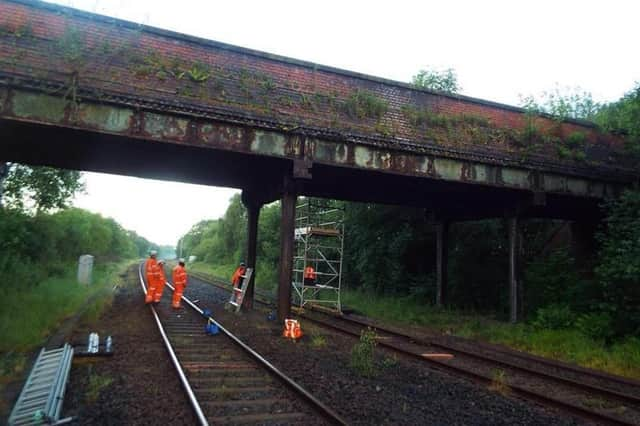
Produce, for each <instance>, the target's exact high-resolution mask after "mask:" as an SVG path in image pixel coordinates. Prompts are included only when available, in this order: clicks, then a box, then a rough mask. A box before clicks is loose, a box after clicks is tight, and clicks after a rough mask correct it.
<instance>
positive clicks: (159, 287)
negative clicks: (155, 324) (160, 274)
mask: <svg viewBox="0 0 640 426" xmlns="http://www.w3.org/2000/svg"><path fill="white" fill-rule="evenodd" d="M165 282H166V281H165V280H160V282H158V284H157V285H156V290H155V293H154V294H153V301H154V302H155V303H159V302H160V299H162V293H163V292H164V284H165Z"/></svg>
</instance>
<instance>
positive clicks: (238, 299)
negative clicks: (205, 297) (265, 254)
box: [228, 268, 253, 312]
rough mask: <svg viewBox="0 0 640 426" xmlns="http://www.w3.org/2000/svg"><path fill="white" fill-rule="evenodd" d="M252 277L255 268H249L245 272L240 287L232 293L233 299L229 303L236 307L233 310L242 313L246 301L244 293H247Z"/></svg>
mask: <svg viewBox="0 0 640 426" xmlns="http://www.w3.org/2000/svg"><path fill="white" fill-rule="evenodd" d="M251 275H253V268H247V269H246V270H245V271H244V275H240V277H242V282H241V283H240V286H239V287H234V288H233V291H232V292H231V298H230V299H229V302H228V303H229V304H230V305H231V306H234V307H235V308H232V309H235V311H236V312H240V307H242V301H243V300H244V293H245V291H247V287H248V286H249V281H251Z"/></svg>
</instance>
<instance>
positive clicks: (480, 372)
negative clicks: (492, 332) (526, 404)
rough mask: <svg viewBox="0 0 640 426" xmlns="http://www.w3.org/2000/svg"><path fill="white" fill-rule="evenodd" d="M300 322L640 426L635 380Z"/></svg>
mask: <svg viewBox="0 0 640 426" xmlns="http://www.w3.org/2000/svg"><path fill="white" fill-rule="evenodd" d="M198 278H199V279H201V280H202V281H205V282H208V283H209V284H212V285H214V286H216V287H218V288H220V289H223V290H225V291H229V286H228V284H227V283H225V282H223V281H220V280H212V279H210V278H206V277H198ZM262 297H263V298H264V297H265V296H264V295H262ZM263 302H266V303H269V302H268V301H263ZM298 316H300V317H301V318H304V319H306V320H308V321H312V322H314V323H316V324H318V325H320V326H323V327H327V328H331V329H333V330H335V331H338V332H340V333H343V334H348V335H351V336H354V337H357V336H359V335H360V333H361V332H362V330H364V329H366V328H367V327H371V328H373V329H375V331H376V333H377V336H378V343H379V345H381V346H384V347H386V348H388V349H390V350H393V351H396V352H399V353H402V354H404V355H407V356H411V357H413V358H419V359H421V360H423V361H425V362H428V363H430V364H431V365H433V366H435V367H436V368H439V369H442V370H444V371H448V372H451V373H454V374H457V375H462V376H465V377H468V378H470V379H472V380H474V381H477V382H480V383H483V384H492V383H495V381H496V375H497V374H496V373H500V378H499V379H498V380H500V381H502V383H501V384H502V385H506V386H507V387H508V392H509V393H511V394H513V395H515V396H519V397H522V398H525V399H530V400H534V401H536V402H538V403H541V404H543V405H547V406H550V407H554V408H556V409H560V410H563V411H567V412H570V413H572V414H574V415H577V416H579V417H582V418H585V419H588V420H591V421H596V422H598V423H602V424H619V425H633V424H640V383H637V382H635V381H633V380H629V379H625V378H621V377H617V376H612V375H609V374H606V373H601V372H597V371H592V370H588V369H585V368H581V367H576V366H571V365H568V364H564V363H560V362H556V361H553V360H547V359H544V358H540V357H536V356H531V355H528V354H524V353H521V352H517V351H513V350H508V349H500V348H494V347H492V346H491V345H486V344H481V343H479V344H475V342H472V341H466V340H465V339H456V338H451V337H442V336H435V335H434V336H430V337H428V336H420V337H417V336H412V335H409V334H407V333H405V332H402V331H399V330H396V329H394V328H392V327H387V326H383V325H379V324H375V323H374V322H372V321H370V320H368V319H366V318H360V317H356V316H337V315H330V314H327V313H323V312H315V311H314V312H309V311H308V310H307V311H305V312H298ZM443 351H446V352H448V353H451V354H453V355H454V357H453V358H452V359H450V360H443V359H438V358H431V357H429V356H426V354H428V353H433V352H443Z"/></svg>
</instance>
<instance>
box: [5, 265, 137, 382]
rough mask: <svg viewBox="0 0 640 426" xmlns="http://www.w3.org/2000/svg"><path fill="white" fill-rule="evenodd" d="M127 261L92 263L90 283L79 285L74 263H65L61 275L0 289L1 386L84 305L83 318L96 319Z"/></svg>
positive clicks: (107, 301)
mask: <svg viewBox="0 0 640 426" xmlns="http://www.w3.org/2000/svg"><path fill="white" fill-rule="evenodd" d="M130 263H131V261H123V262H119V263H109V264H106V265H97V266H95V268H94V272H93V284H91V285H89V286H86V285H82V284H78V282H77V281H76V265H75V264H68V265H66V267H65V268H64V271H65V272H64V273H63V275H62V276H58V277H51V278H48V279H46V280H44V281H42V282H39V283H37V284H35V285H22V286H19V285H17V284H18V283H15V284H16V285H14V286H7V287H4V288H2V289H0V386H2V384H4V383H7V382H8V381H10V380H13V379H14V378H15V377H16V376H18V375H20V374H22V372H23V370H24V369H25V368H26V363H27V358H28V354H29V352H30V351H32V350H33V349H35V348H36V347H38V346H40V345H42V344H43V343H44V342H45V340H46V339H47V337H48V336H49V335H50V334H51V333H52V332H53V331H54V330H55V329H56V328H57V327H59V325H60V324H61V323H62V322H63V321H64V320H65V319H66V318H69V317H70V316H72V315H75V314H77V312H78V311H80V310H81V308H82V307H83V305H86V306H85V309H84V315H83V318H82V319H83V320H87V321H91V320H95V319H97V318H98V317H99V316H100V315H101V314H102V312H103V311H104V310H105V309H106V308H107V307H108V306H109V305H110V303H111V300H112V297H113V291H112V290H113V286H114V284H115V283H116V282H117V281H118V276H117V275H118V273H120V272H122V271H123V270H124V269H125V268H126V266H127V265H128V264H130Z"/></svg>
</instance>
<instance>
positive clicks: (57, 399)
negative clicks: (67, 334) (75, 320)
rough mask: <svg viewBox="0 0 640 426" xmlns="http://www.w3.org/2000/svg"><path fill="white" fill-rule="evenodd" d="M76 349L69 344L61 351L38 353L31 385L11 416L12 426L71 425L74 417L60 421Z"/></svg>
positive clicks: (25, 388) (10, 423) (31, 376)
mask: <svg viewBox="0 0 640 426" xmlns="http://www.w3.org/2000/svg"><path fill="white" fill-rule="evenodd" d="M72 359H73V347H72V346H71V345H69V344H67V343H65V345H64V346H63V347H62V348H60V349H52V350H48V351H46V350H45V349H44V348H42V350H41V351H40V354H38V358H37V359H36V362H35V364H34V365H33V368H32V369H31V373H29V377H28V378H27V382H26V383H25V385H24V387H23V388H22V392H20V396H19V397H18V401H17V402H16V405H15V406H14V407H13V411H11V416H9V425H11V426H14V425H15V426H17V425H41V424H49V425H56V424H62V423H68V422H70V421H71V418H70V417H69V418H66V419H62V420H60V410H62V401H63V398H64V392H65V388H66V386H67V379H68V378H69V371H70V370H71V360H72Z"/></svg>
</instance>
